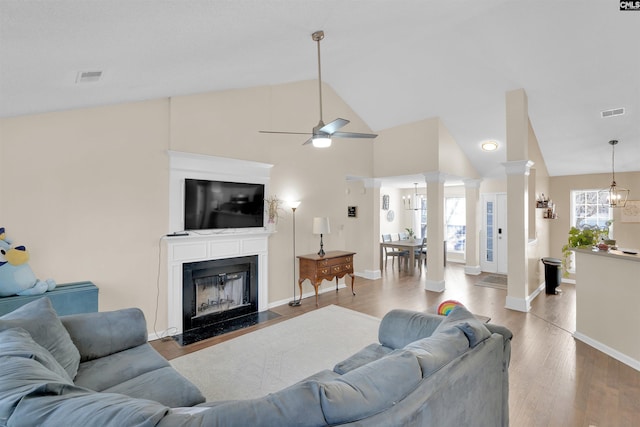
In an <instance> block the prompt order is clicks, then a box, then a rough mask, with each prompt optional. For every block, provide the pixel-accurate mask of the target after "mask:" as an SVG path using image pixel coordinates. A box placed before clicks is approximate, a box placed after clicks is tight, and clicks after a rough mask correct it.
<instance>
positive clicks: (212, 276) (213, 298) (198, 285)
mask: <svg viewBox="0 0 640 427" xmlns="http://www.w3.org/2000/svg"><path fill="white" fill-rule="evenodd" d="M257 267H258V256H257V255H256V256H247V257H237V258H226V259H217V260H210V261H199V262H192V263H185V264H183V277H182V286H183V292H182V295H183V298H182V299H183V325H182V328H183V331H184V332H188V331H192V330H194V329H198V328H202V327H209V326H211V325H215V324H216V323H220V322H225V321H227V320H229V319H234V318H236V317H240V316H244V315H247V314H251V313H257V312H258V298H257V295H258V275H257Z"/></svg>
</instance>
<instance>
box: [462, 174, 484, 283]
mask: <svg viewBox="0 0 640 427" xmlns="http://www.w3.org/2000/svg"><path fill="white" fill-rule="evenodd" d="M480 182H481V180H480V179H466V180H465V181H464V190H465V210H466V224H467V232H466V245H465V256H464V258H465V266H464V272H465V274H471V275H474V276H477V275H478V274H480V272H481V271H482V270H481V269H480V247H479V236H478V221H479V219H478V209H477V208H478V200H479V198H480V192H479V190H480Z"/></svg>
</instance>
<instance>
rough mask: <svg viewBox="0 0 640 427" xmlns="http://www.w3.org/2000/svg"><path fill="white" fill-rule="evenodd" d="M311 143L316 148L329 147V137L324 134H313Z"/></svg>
mask: <svg viewBox="0 0 640 427" xmlns="http://www.w3.org/2000/svg"><path fill="white" fill-rule="evenodd" d="M311 143H312V144H313V146H314V147H316V148H327V147H331V138H328V137H326V136H314V137H313V139H312V140H311Z"/></svg>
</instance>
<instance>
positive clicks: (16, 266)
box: [0, 227, 56, 297]
mask: <svg viewBox="0 0 640 427" xmlns="http://www.w3.org/2000/svg"><path fill="white" fill-rule="evenodd" d="M27 261H29V252H27V249H26V248H25V247H24V246H12V244H11V240H9V239H7V237H6V233H5V230H4V227H0V297H8V296H11V295H39V294H43V293H45V292H47V291H50V290H52V289H54V288H55V287H56V282H55V281H54V280H52V279H47V280H44V281H43V280H39V279H37V278H36V275H35V274H33V271H32V270H31V267H29V264H27Z"/></svg>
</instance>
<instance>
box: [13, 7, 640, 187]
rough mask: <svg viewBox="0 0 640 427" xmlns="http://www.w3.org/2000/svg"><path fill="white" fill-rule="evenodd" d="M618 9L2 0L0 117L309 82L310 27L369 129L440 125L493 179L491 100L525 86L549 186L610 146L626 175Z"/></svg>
mask: <svg viewBox="0 0 640 427" xmlns="http://www.w3.org/2000/svg"><path fill="white" fill-rule="evenodd" d="M619 3H620V2H619V1H617V0H581V1H576V0H564V1H558V0H519V1H515V0H482V1H478V0H395V1H392V0H360V1H345V0H323V1H318V0H224V1H223V0H201V1H178V0H175V1H163V0H157V1H150V0H149V1H130V0H126V1H120V0H99V1H82V0H75V1H72V0H67V1H64V0H49V1H27V0H2V1H0V117H13V116H19V115H25V114H34V113H41V112H49V111H59V110H67V109H74V108H83V107H89V106H96V105H105V104H114V103H121V102H129V101H138V100H146V99H153V98H159V97H168V96H174V95H181V94H190V93H198V92H207V91H218V90H225V89H231V88H244V87H252V86H261V85H271V84H280V83H287V82H294V81H300V80H310V79H315V78H317V68H316V50H315V49H316V46H315V42H313V41H312V40H311V33H312V32H314V31H316V30H319V29H322V30H324V31H325V34H326V37H325V39H324V40H323V42H322V73H323V80H324V82H325V83H327V84H329V85H330V86H331V87H332V88H333V89H334V90H335V91H336V92H337V93H338V95H340V97H341V98H342V99H344V100H345V102H346V103H347V104H349V105H350V106H351V108H352V109H353V110H354V111H355V112H356V113H357V114H358V115H359V116H360V117H361V118H362V119H363V120H364V121H365V122H366V123H367V124H368V126H369V127H370V128H371V130H373V131H379V130H382V129H386V128H390V127H394V126H397V125H401V124H405V123H410V122H413V121H417V120H421V119H425V118H430V117H435V116H438V117H440V118H441V119H442V120H443V122H444V124H445V125H446V126H447V128H448V129H449V131H450V133H451V134H452V135H453V137H454V138H455V139H456V141H457V142H458V144H459V145H460V146H461V148H462V149H463V151H464V152H465V153H466V154H467V156H468V157H469V159H470V160H471V161H472V162H473V163H474V165H475V166H476V168H477V169H478V171H479V172H480V174H481V175H483V176H494V175H499V174H500V173H501V172H503V170H504V168H502V167H501V166H500V162H504V161H505V160H506V154H505V138H506V137H505V92H506V91H509V90H513V89H519V88H523V89H525V91H526V92H527V94H528V98H529V115H530V119H531V123H532V125H533V128H534V130H535V132H536V135H537V137H538V140H539V145H540V148H541V150H542V153H543V155H544V157H545V161H546V164H547V168H548V170H549V173H550V174H551V175H573V174H583V173H608V172H610V171H611V147H610V146H609V144H608V143H607V142H608V141H609V140H610V139H618V140H620V144H618V145H617V147H616V172H618V171H620V172H622V171H638V170H640V112H639V110H640V78H639V76H640V54H639V53H638V40H640V11H622V10H620V8H619ZM83 71H102V72H103V75H102V77H101V79H100V80H99V81H98V82H96V83H85V84H77V83H76V77H77V74H78V72H83ZM310 102H316V101H315V100H313V101H311V100H310ZM616 108H624V114H622V115H618V116H613V117H609V118H602V117H601V112H602V111H605V110H610V109H616ZM325 114H326V115H327V116H332V115H331V114H330V112H325ZM300 127H301V128H302V129H307V128H308V127H309V124H308V123H301V124H300ZM486 139H495V140H497V141H498V142H499V143H500V149H499V150H498V152H497V153H495V154H494V155H492V156H491V157H486V156H485V157H483V156H480V155H478V153H479V146H480V143H481V142H482V141H484V140H486ZM292 143H298V141H297V140H296V141H295V142H293V140H292ZM373 143H375V142H373ZM488 159H489V160H488Z"/></svg>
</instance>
